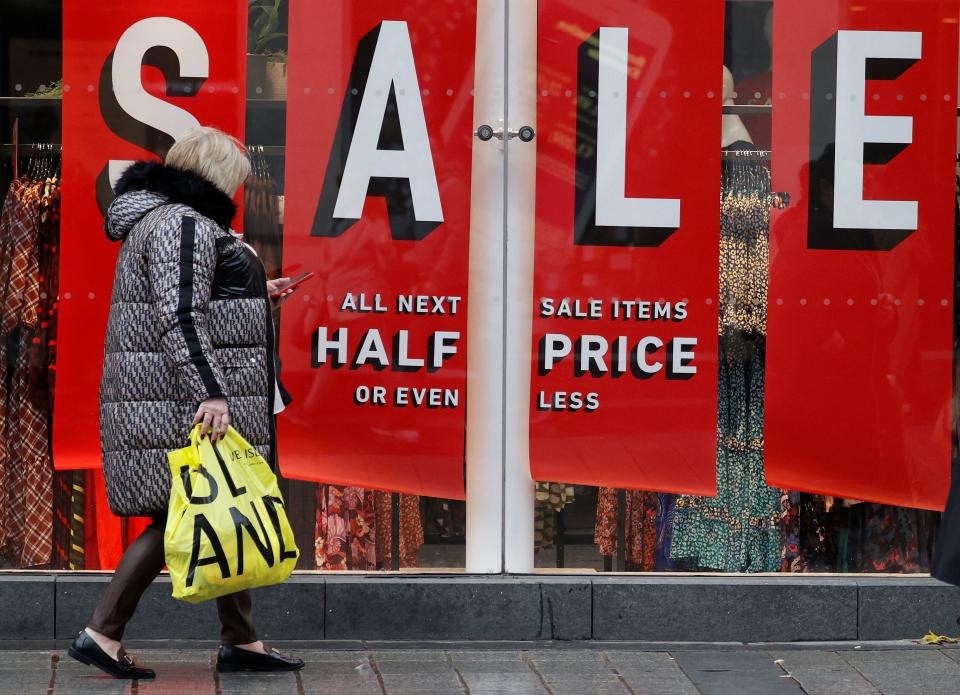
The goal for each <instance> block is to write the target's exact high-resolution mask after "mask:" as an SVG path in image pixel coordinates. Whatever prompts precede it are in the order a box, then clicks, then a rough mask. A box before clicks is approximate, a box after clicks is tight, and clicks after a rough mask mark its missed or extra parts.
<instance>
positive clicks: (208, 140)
mask: <svg viewBox="0 0 960 695" xmlns="http://www.w3.org/2000/svg"><path fill="white" fill-rule="evenodd" d="M164 163H165V164H166V165H167V166H170V167H173V168H174V169H180V170H181V171H189V172H191V173H193V174H196V175H197V176H200V177H201V178H204V179H206V180H207V181H209V182H210V183H212V184H213V185H214V186H216V187H217V188H218V189H220V190H221V191H223V192H224V193H226V194H227V195H228V196H230V197H231V198H232V197H233V195H234V193H236V192H237V189H238V188H240V185H241V184H242V183H243V182H244V181H245V180H246V179H247V176H249V175H250V159H249V158H248V157H247V151H246V148H245V147H244V146H243V144H242V143H241V142H240V141H239V140H237V139H236V138H235V137H233V136H231V135H227V134H226V133H224V132H222V131H220V130H217V129H216V128H208V127H199V128H191V129H190V130H188V131H187V132H186V133H184V134H183V135H181V136H180V137H179V138H177V141H176V142H174V143H173V147H171V148H170V151H169V152H167V157H166V159H165V160H164Z"/></svg>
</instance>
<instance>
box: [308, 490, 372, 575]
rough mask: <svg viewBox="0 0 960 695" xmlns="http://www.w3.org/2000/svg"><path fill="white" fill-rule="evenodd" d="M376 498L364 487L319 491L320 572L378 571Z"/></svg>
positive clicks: (318, 559) (318, 563) (317, 542)
mask: <svg viewBox="0 0 960 695" xmlns="http://www.w3.org/2000/svg"><path fill="white" fill-rule="evenodd" d="M374 524H375V512H374V502H373V495H371V494H369V491H368V490H365V489H364V488H362V487H341V486H339V485H319V486H318V487H317V534H316V559H317V569H322V570H359V571H371V570H375V569H376V568H377V548H376V536H375V531H374Z"/></svg>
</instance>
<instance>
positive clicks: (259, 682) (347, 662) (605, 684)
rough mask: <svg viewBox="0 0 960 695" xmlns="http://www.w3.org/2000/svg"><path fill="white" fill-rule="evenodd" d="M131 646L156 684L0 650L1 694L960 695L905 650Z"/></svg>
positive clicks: (955, 671) (958, 662)
mask: <svg viewBox="0 0 960 695" xmlns="http://www.w3.org/2000/svg"><path fill="white" fill-rule="evenodd" d="M313 646H319V645H313ZM129 650H130V652H131V653H133V654H135V655H136V656H137V657H138V658H139V659H140V660H141V661H142V662H143V663H144V664H145V665H148V666H150V667H152V668H154V669H156V671H157V679H156V680H154V681H140V682H129V681H127V682H124V681H115V680H112V679H110V678H107V677H105V676H103V675H102V674H101V673H100V672H99V671H97V670H96V669H94V668H92V667H88V666H84V665H82V664H80V663H78V662H76V661H74V660H73V659H71V658H70V657H68V656H66V654H65V652H63V651H49V650H41V649H37V650H31V651H6V650H5V651H0V693H4V694H6V693H18V694H19V693H38V694H41V693H46V694H47V695H52V694H53V693H83V694H84V695H87V694H99V693H132V694H136V695H157V694H159V693H171V694H175V695H193V694H194V693H210V694H211V695H220V694H243V695H253V694H265V695H266V694H269V695H274V694H276V695H282V694H284V693H295V694H297V695H305V694H306V693H336V694H340V693H345V694H347V695H386V694H391V695H413V694H418V695H419V694H420V693H429V694H430V695H443V694H445V693H457V694H463V693H468V694H472V695H479V694H481V693H483V694H492V693H504V694H517V695H534V694H537V695H540V694H551V695H580V694H581V693H582V694H584V695H612V694H613V693H617V694H626V695H698V694H699V695H798V694H802V693H808V694H809V695H814V694H816V695H821V694H822V695H874V694H876V693H883V694H884V695H897V694H899V693H903V694H904V695H917V694H919V693H937V695H944V694H948V693H958V694H960V649H957V648H956V647H943V648H940V647H920V646H918V645H915V644H913V643H910V642H884V643H871V644H850V643H829V644H827V643H815V644H789V645H738V644H722V645H716V644H686V643H685V644H664V645H649V644H636V643H633V644H628V643H574V644H570V643H566V644H563V645H550V644H539V643H538V644H533V645H530V644H527V645H521V644H517V643H511V644H485V645H483V646H477V645H473V644H465V643H457V644H444V643H426V644H423V645H419V646H416V647H413V648H411V647H410V646H409V645H404V646H397V647H387V648H384V647H383V646H382V645H380V644H378V645H376V646H375V647H373V646H370V645H360V646H358V647H355V648H310V649H308V648H302V647H298V646H295V645H288V646H287V648H286V649H284V651H286V652H288V653H291V654H296V655H297V656H300V657H301V658H303V659H304V660H306V662H307V666H306V668H305V669H304V670H303V671H301V672H299V673H296V674H253V673H230V674H218V673H217V672H216V671H215V669H214V668H213V665H214V663H215V661H216V654H215V651H214V650H213V649H205V648H189V649H172V648H167V647H164V648H156V647H151V648H141V649H137V648H136V645H135V644H132V645H130V647H129Z"/></svg>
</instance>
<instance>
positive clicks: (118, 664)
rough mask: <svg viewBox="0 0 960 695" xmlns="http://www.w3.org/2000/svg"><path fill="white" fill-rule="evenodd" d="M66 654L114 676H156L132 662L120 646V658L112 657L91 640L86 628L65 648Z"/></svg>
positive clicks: (149, 670)
mask: <svg viewBox="0 0 960 695" xmlns="http://www.w3.org/2000/svg"><path fill="white" fill-rule="evenodd" d="M67 654H69V655H70V656H72V657H73V658H74V659H76V660H77V661H79V662H80V663H82V664H86V665H87V666H96V667H97V668H98V669H100V670H101V671H103V672H104V673H108V674H110V675H111V676H113V677H114V678H131V679H135V680H148V679H150V678H156V677H157V674H156V673H155V672H154V670H153V669H151V668H141V667H140V666H137V665H136V664H135V663H133V659H132V658H131V657H130V655H129V654H127V653H126V652H125V651H124V649H123V647H120V651H119V652H118V656H119V657H120V659H119V660H118V659H112V658H110V656H109V655H108V654H107V653H106V652H105V651H103V650H102V649H101V648H100V645H99V644H97V643H96V642H94V641H93V638H92V637H91V636H90V635H88V634H87V631H86V630H81V631H80V634H79V635H77V639H75V640H73V644H71V645H70V648H69V649H68V650H67Z"/></svg>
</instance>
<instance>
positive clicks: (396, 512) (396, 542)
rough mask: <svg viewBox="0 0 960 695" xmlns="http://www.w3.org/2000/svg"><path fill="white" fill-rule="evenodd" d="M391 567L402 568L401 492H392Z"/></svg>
mask: <svg viewBox="0 0 960 695" xmlns="http://www.w3.org/2000/svg"><path fill="white" fill-rule="evenodd" d="M390 569H392V570H393V571H394V572H397V571H399V570H400V493H399V492H391V493H390Z"/></svg>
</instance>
